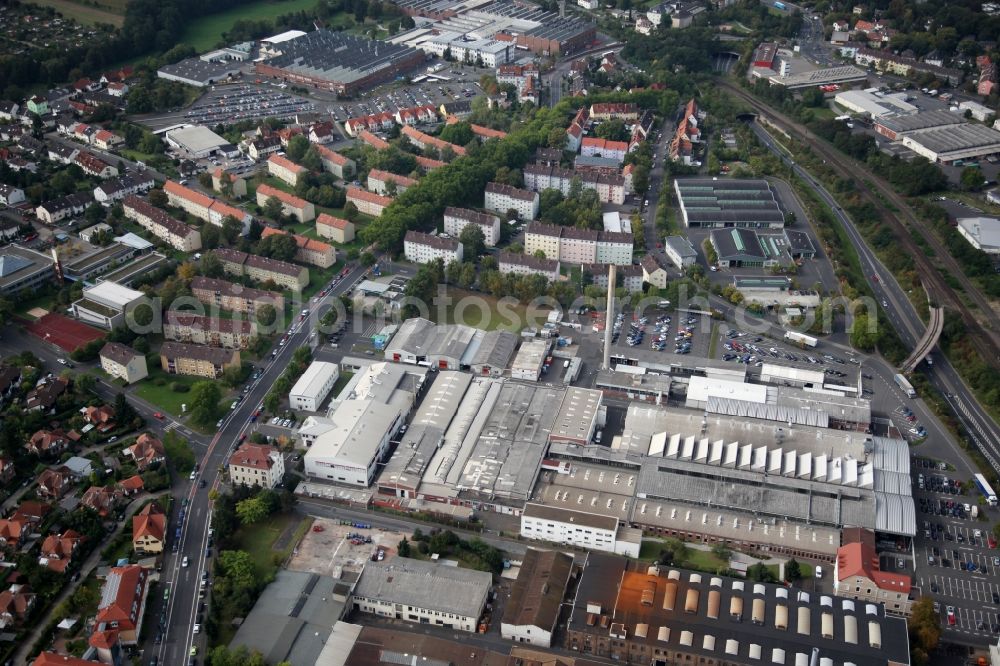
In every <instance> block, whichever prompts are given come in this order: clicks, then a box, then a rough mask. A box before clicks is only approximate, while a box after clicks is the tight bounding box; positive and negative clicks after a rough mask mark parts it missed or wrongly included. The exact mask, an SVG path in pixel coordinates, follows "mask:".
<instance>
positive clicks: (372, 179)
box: [368, 169, 417, 196]
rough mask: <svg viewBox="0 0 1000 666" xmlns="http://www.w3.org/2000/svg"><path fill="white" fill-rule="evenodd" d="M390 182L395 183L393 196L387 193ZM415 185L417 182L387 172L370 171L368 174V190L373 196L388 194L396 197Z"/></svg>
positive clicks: (379, 170)
mask: <svg viewBox="0 0 1000 666" xmlns="http://www.w3.org/2000/svg"><path fill="white" fill-rule="evenodd" d="M390 182H392V183H395V188H396V191H395V194H391V193H390V192H389V190H390V189H391V188H390V186H389V183H390ZM416 184H417V181H416V180H414V179H413V178H407V177H406V176H400V175H398V174H395V173H389V172H388V171H383V170H381V169H372V170H371V171H369V172H368V189H369V190H371V191H372V192H374V193H375V194H382V195H387V194H390V195H391V196H397V195H400V194H402V193H403V192H405V191H406V190H407V189H409V188H411V187H413V186H414V185H416Z"/></svg>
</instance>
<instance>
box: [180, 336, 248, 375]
mask: <svg viewBox="0 0 1000 666" xmlns="http://www.w3.org/2000/svg"><path fill="white" fill-rule="evenodd" d="M160 365H161V366H162V368H163V371H164V372H167V373H169V374H171V375H193V376H195V377H207V378H209V379H218V378H219V377H220V376H222V373H223V371H224V370H225V369H226V368H238V367H240V352H239V351H238V350H236V349H224V348H221V347H206V346H205V345H189V344H183V343H180V342H164V343H163V346H162V347H160Z"/></svg>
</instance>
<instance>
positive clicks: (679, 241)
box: [663, 236, 698, 270]
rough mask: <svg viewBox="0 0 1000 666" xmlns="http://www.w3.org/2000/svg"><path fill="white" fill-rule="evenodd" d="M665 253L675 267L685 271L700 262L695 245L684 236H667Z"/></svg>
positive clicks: (664, 243)
mask: <svg viewBox="0 0 1000 666" xmlns="http://www.w3.org/2000/svg"><path fill="white" fill-rule="evenodd" d="M663 252H664V253H665V254H666V255H667V258H668V259H670V261H671V262H673V264H674V266H676V267H677V268H679V269H681V270H684V269H685V268H687V267H688V266H690V265H692V264H693V263H694V262H696V261H697V260H698V251H697V250H695V249H694V243H692V242H691V241H689V240H688V239H687V238H685V237H684V236H667V237H666V238H664V239H663Z"/></svg>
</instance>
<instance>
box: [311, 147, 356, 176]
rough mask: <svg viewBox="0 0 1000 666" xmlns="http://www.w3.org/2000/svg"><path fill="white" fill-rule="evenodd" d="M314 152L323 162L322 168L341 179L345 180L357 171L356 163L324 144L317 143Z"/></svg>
mask: <svg viewBox="0 0 1000 666" xmlns="http://www.w3.org/2000/svg"><path fill="white" fill-rule="evenodd" d="M316 152H317V153H318V154H319V159H320V161H321V162H322V163H323V168H324V169H326V170H327V171H329V172H330V173H332V174H333V175H334V176H336V177H337V178H340V179H341V180H347V179H348V178H350V177H351V176H353V175H354V174H355V173H356V172H357V165H356V164H355V163H354V160H352V159H351V158H349V157H344V156H343V155H341V154H340V153H338V152H337V151H335V150H331V149H330V148H327V147H326V146H322V145H317V146H316Z"/></svg>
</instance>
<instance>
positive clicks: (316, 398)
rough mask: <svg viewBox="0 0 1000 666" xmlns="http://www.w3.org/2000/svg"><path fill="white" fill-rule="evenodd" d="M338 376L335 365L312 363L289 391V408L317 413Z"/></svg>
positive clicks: (338, 372) (323, 362) (324, 362)
mask: <svg viewBox="0 0 1000 666" xmlns="http://www.w3.org/2000/svg"><path fill="white" fill-rule="evenodd" d="M339 376H340V370H339V367H338V366H337V364H336V363H327V362H326V361H313V362H312V363H310V364H309V367H308V368H306V371H305V372H303V373H302V376H301V377H299V380H298V381H297V382H295V386H293V387H292V390H291V391H289V393H288V404H289V406H290V407H291V408H292V409H297V410H304V411H307V412H318V411H319V408H320V405H322V404H323V401H324V400H326V396H328V395H330V391H332V390H333V385H334V384H336V383H337V378H338V377H339Z"/></svg>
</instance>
